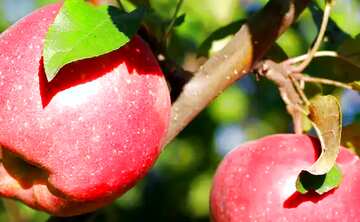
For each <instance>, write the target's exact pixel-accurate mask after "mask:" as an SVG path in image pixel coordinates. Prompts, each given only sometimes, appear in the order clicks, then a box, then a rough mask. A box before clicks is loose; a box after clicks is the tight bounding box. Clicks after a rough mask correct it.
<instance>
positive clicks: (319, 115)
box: [306, 95, 341, 175]
mask: <svg viewBox="0 0 360 222" xmlns="http://www.w3.org/2000/svg"><path fill="white" fill-rule="evenodd" d="M309 111H310V114H309V119H310V120H311V122H312V124H313V127H314V128H315V130H316V133H317V134H318V136H319V139H320V143H321V154H320V156H319V158H318V159H317V160H316V161H315V163H314V164H313V165H312V166H311V167H310V168H309V169H307V170H306V171H308V172H309V173H311V174H313V175H322V174H326V173H327V172H329V171H330V169H331V168H332V167H333V166H334V165H335V162H336V158H337V155H338V153H339V151H340V141H341V107H340V104H339V102H338V100H337V99H336V97H334V96H331V95H330V96H317V97H315V98H314V99H313V100H312V101H311V104H310V106H309Z"/></svg>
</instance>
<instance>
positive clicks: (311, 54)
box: [295, 1, 332, 73]
mask: <svg viewBox="0 0 360 222" xmlns="http://www.w3.org/2000/svg"><path fill="white" fill-rule="evenodd" d="M331 8H332V3H331V2H330V1H326V5H325V9H324V15H323V20H322V23H321V27H320V31H319V35H318V37H317V39H316V41H315V44H314V46H313V47H312V49H311V50H310V52H309V53H308V56H307V57H306V59H305V60H304V61H303V62H302V63H301V64H300V65H299V66H297V67H296V68H295V70H296V72H298V73H300V72H302V71H304V69H305V68H306V67H307V66H308V65H309V64H310V62H311V60H312V59H313V58H314V55H315V53H316V52H317V51H318V50H319V48H320V45H321V43H322V41H323V39H324V35H325V31H326V27H327V24H328V22H329V17H330V12H331Z"/></svg>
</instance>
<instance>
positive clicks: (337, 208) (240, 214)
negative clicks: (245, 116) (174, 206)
mask: <svg viewBox="0 0 360 222" xmlns="http://www.w3.org/2000/svg"><path fill="white" fill-rule="evenodd" d="M319 149H320V145H319V142H318V141H317V140H316V139H314V138H311V137H309V136H306V135H273V136H269V137H265V138H263V139H260V140H257V141H254V142H249V143H246V144H243V145H242V146H240V147H238V148H237V149H235V150H233V151H232V152H230V153H229V154H228V155H227V156H226V157H225V159H224V160H223V162H222V163H221V164H220V166H219V168H218V170H217V172H216V175H215V178H214V183H213V187H212V191H211V214H212V218H213V220H214V221H215V222H230V221H231V222H235V221H236V222H238V221H259V222H260V221H289V222H296V221H334V222H335V221H342V222H355V221H360V218H359V215H360V208H359V204H360V170H359V169H360V161H359V158H358V157H357V156H355V155H353V154H351V153H350V152H348V151H347V150H345V149H344V148H342V149H341V152H340V154H339V156H338V159H337V163H338V165H339V166H340V168H341V169H342V172H343V174H344V175H343V181H342V183H341V185H340V187H338V188H337V189H333V190H331V191H329V192H327V193H324V194H322V195H319V194H317V193H315V192H310V193H307V194H300V193H298V192H297V191H296V187H295V182H296V178H297V176H298V174H299V173H300V172H301V170H302V169H305V168H307V167H309V166H310V165H311V164H312V163H313V162H314V161H315V160H316V157H317V154H318V151H319Z"/></svg>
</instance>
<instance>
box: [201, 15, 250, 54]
mask: <svg viewBox="0 0 360 222" xmlns="http://www.w3.org/2000/svg"><path fill="white" fill-rule="evenodd" d="M245 22H246V20H244V19H241V20H238V21H235V22H232V23H230V24H228V25H226V26H223V27H221V28H219V29H217V30H215V31H214V32H213V33H212V34H211V35H210V36H209V37H207V38H206V39H205V41H204V42H203V43H201V45H200V47H199V49H198V53H197V54H198V56H205V57H208V56H209V50H210V49H211V46H212V43H213V42H214V41H217V40H220V39H223V38H225V37H227V36H229V35H233V34H235V33H236V32H237V31H239V29H240V27H241V26H242V25H243V24H244V23H245Z"/></svg>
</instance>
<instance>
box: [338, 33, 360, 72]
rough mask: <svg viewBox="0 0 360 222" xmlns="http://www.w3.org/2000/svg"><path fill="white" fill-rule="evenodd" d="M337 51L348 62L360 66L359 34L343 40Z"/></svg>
mask: <svg viewBox="0 0 360 222" xmlns="http://www.w3.org/2000/svg"><path fill="white" fill-rule="evenodd" d="M338 51H339V54H340V55H341V56H342V57H344V58H346V60H347V61H348V62H349V63H352V64H354V65H356V66H357V67H358V68H360V35H358V36H356V37H355V39H352V38H348V39H347V40H345V41H344V42H343V43H342V44H341V46H340V48H339V50H338Z"/></svg>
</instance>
